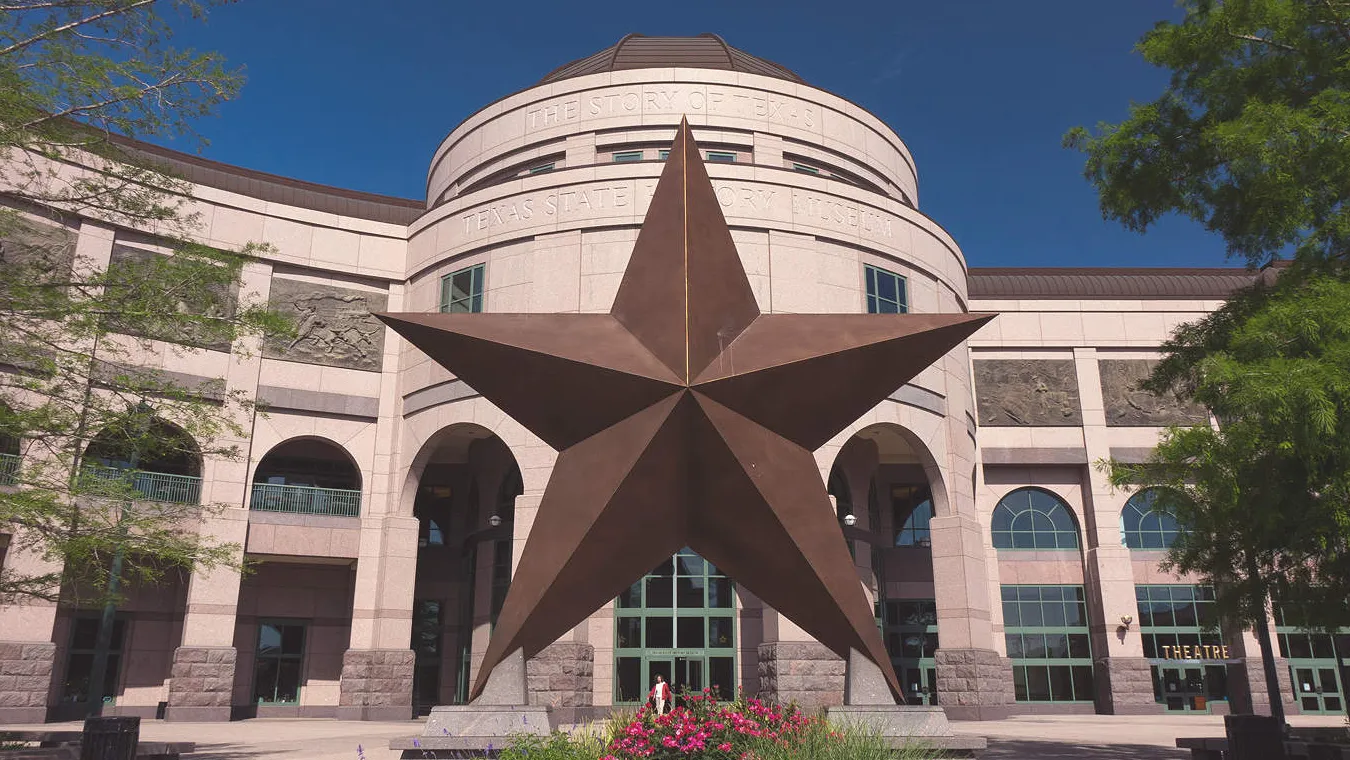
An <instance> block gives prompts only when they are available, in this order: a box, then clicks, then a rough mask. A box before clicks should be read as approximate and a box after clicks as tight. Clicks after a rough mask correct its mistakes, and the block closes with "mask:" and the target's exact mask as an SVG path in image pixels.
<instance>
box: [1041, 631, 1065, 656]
mask: <svg viewBox="0 0 1350 760" xmlns="http://www.w3.org/2000/svg"><path fill="white" fill-rule="evenodd" d="M1045 656H1046V657H1053V658H1055V659H1060V660H1064V659H1068V657H1069V636H1068V635H1067V634H1063V633H1047V634H1046V635H1045Z"/></svg>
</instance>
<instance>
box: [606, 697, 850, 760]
mask: <svg viewBox="0 0 1350 760" xmlns="http://www.w3.org/2000/svg"><path fill="white" fill-rule="evenodd" d="M680 701H681V702H682V704H681V705H680V706H679V707H676V708H675V709H674V710H671V711H670V712H668V713H666V714H665V715H656V714H655V712H654V711H652V710H650V709H648V708H647V707H643V708H642V709H640V710H638V712H637V716H636V717H635V718H633V720H631V721H629V722H627V723H626V724H625V723H618V724H616V725H614V726H613V727H612V728H611V738H610V741H609V746H608V754H606V755H604V756H603V757H602V758H601V760H638V758H652V760H667V759H674V758H689V757H699V758H714V759H716V760H756V759H757V758H760V757H761V756H762V754H763V750H765V749H767V748H770V747H773V748H775V749H787V750H791V749H792V748H793V747H794V746H795V745H798V744H800V743H802V742H803V740H805V739H806V738H807V737H812V738H817V737H816V736H815V735H817V734H822V733H823V734H826V735H828V736H835V737H838V736H839V734H837V733H836V732H834V731H832V730H831V729H830V728H829V726H828V725H827V724H826V723H825V722H824V721H823V720H821V719H820V718H815V717H811V716H808V715H805V714H804V713H802V711H801V710H799V709H797V707H796V706H795V705H777V704H770V703H766V702H762V701H760V700H758V699H754V698H750V699H746V698H741V699H738V700H736V701H735V702H718V701H717V697H716V696H714V695H713V694H712V690H711V689H705V690H704V691H703V693H701V694H699V693H694V694H685V695H684V696H683V697H682V699H681V700H680ZM775 754H777V753H775Z"/></svg>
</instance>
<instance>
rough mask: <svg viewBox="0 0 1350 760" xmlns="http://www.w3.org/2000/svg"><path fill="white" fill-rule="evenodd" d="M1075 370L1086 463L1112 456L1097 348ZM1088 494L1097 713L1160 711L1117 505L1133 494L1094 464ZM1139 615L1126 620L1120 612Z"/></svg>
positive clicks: (1086, 574) (1088, 582)
mask: <svg viewBox="0 0 1350 760" xmlns="http://www.w3.org/2000/svg"><path fill="white" fill-rule="evenodd" d="M1074 368H1075V371H1076V374H1077V378H1078V392H1079V397H1080V399H1081V403H1082V409H1083V444H1084V447H1085V449H1086V451H1087V461H1088V462H1097V461H1101V460H1105V459H1109V458H1110V457H1111V446H1110V440H1109V438H1108V436H1107V428H1106V411H1105V408H1106V407H1105V403H1104V400H1103V398H1102V381H1101V372H1100V371H1099V370H1098V368H1097V350H1096V349H1095V348H1075V349H1074ZM1085 470H1086V481H1087V482H1086V483H1085V488H1084V489H1083V490H1084V496H1085V498H1084V499H1083V511H1084V514H1083V520H1084V524H1083V540H1084V541H1085V542H1086V546H1085V549H1086V551H1085V552H1084V560H1085V564H1084V567H1083V580H1084V584H1083V585H1084V591H1085V592H1086V593H1087V599H1088V615H1089V618H1090V622H1089V628H1090V632H1091V636H1092V659H1093V677H1094V679H1095V687H1096V692H1097V693H1096V703H1097V712H1099V713H1102V714H1105V715H1126V714H1141V713H1142V714H1148V713H1161V712H1163V706H1162V705H1161V704H1159V703H1158V701H1157V699H1156V697H1155V696H1154V694H1153V674H1152V670H1151V667H1150V666H1149V663H1148V661H1147V660H1145V659H1144V644H1143V637H1142V636H1140V634H1139V626H1138V624H1137V619H1138V607H1139V605H1138V602H1137V601H1136V599H1135V594H1134V566H1133V564H1132V562H1131V559H1130V550H1129V549H1127V548H1125V546H1124V544H1123V542H1122V541H1121V534H1120V511H1121V509H1122V508H1124V506H1125V501H1126V500H1127V499H1128V498H1129V496H1130V494H1128V493H1125V492H1121V491H1117V490H1115V489H1114V488H1112V486H1111V484H1110V482H1109V481H1108V479H1107V475H1106V473H1104V472H1102V471H1101V470H1099V469H1098V468H1096V467H1093V466H1091V465H1089V466H1088V467H1086V468H1085ZM1125 616H1129V617H1131V618H1133V619H1134V620H1133V621H1131V624H1130V625H1125V624H1124V622H1123V620H1122V618H1123V617H1125Z"/></svg>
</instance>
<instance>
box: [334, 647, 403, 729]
mask: <svg viewBox="0 0 1350 760" xmlns="http://www.w3.org/2000/svg"><path fill="white" fill-rule="evenodd" d="M415 660H416V656H415V655H414V654H413V651H412V650H411V649H349V650H347V651H346V652H345V653H344V654H343V655H342V688H341V696H340V698H339V700H340V701H339V702H338V710H337V717H338V718H340V719H342V720H408V719H409V718H411V717H412V681H413V665H414V662H415Z"/></svg>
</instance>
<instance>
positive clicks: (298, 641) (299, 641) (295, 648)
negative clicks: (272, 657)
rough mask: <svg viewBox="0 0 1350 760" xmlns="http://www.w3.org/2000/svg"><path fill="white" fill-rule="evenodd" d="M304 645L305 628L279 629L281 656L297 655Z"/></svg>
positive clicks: (297, 626)
mask: <svg viewBox="0 0 1350 760" xmlns="http://www.w3.org/2000/svg"><path fill="white" fill-rule="evenodd" d="M304 645H305V627H304V626H302V625H287V626H282V627H281V651H282V653H283V654H294V655H298V654H300V653H301V652H302V651H303V648H304Z"/></svg>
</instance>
